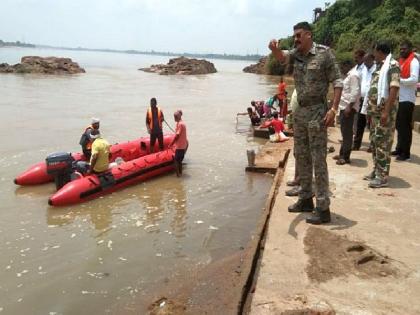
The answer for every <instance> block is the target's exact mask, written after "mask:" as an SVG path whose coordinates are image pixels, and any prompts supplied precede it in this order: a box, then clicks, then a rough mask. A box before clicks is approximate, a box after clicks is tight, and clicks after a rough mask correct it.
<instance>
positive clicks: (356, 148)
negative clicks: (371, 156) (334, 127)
mask: <svg viewBox="0 0 420 315" xmlns="http://www.w3.org/2000/svg"><path fill="white" fill-rule="evenodd" d="M351 150H352V151H359V150H360V145H354V146H353V147H352V148H351Z"/></svg>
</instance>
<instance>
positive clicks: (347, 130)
mask: <svg viewBox="0 0 420 315" xmlns="http://www.w3.org/2000/svg"><path fill="white" fill-rule="evenodd" d="M354 114H355V111H354V110H352V111H351V113H350V115H349V116H348V117H346V116H345V115H344V110H340V128H341V136H342V137H343V143H342V144H341V147H340V157H341V158H343V159H344V160H349V159H350V153H351V148H352V145H353V122H354Z"/></svg>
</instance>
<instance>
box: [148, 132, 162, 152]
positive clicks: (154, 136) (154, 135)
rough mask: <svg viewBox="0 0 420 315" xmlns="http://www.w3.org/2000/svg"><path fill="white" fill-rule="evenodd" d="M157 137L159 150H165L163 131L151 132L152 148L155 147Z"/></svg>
mask: <svg viewBox="0 0 420 315" xmlns="http://www.w3.org/2000/svg"><path fill="white" fill-rule="evenodd" d="M156 139H157V140H158V142H159V151H162V150H163V133H162V132H159V133H153V132H152V133H150V148H154V147H155V143H156Z"/></svg>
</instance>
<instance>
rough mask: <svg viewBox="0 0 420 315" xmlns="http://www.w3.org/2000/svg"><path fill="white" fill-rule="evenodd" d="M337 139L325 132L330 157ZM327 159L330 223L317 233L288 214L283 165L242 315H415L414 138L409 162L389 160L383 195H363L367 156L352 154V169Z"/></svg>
mask: <svg viewBox="0 0 420 315" xmlns="http://www.w3.org/2000/svg"><path fill="white" fill-rule="evenodd" d="M339 138H340V132H339V129H337V128H331V129H330V131H329V139H330V143H329V145H333V146H334V147H335V149H336V152H337V151H338V149H339V142H338V139H339ZM364 139H365V141H366V140H367V134H365V138H364ZM332 156H333V154H329V156H328V166H329V172H330V183H331V184H330V190H331V194H332V199H331V200H332V204H331V210H332V212H333V215H332V222H331V223H330V224H327V225H323V226H318V227H315V226H311V225H308V224H306V223H305V221H304V219H305V217H306V215H304V214H300V215H296V214H291V213H288V212H287V206H288V205H289V204H291V203H293V202H294V201H295V200H296V198H292V197H286V196H285V194H284V192H285V190H286V189H288V187H286V186H285V181H286V179H291V178H293V174H294V160H293V158H292V157H291V158H289V160H288V163H287V166H286V168H285V175H284V179H285V180H284V181H283V182H282V184H281V185H280V187H279V193H278V196H277V198H276V201H275V204H274V207H273V210H272V213H271V217H270V222H269V227H268V232H267V235H266V241H265V244H264V252H263V257H262V259H261V260H260V264H259V270H258V271H257V276H256V278H257V279H256V285H255V288H254V289H252V290H251V292H253V290H255V292H254V293H252V294H251V298H252V302H251V306H250V310H249V313H250V314H253V315H257V314H258V315H261V314H294V315H297V314H299V315H300V314H404V315H406V314H419V313H420V302H419V299H418V292H420V281H419V278H420V236H419V233H418V222H419V220H420V212H419V211H418V207H417V205H416V202H417V197H416V196H418V195H419V194H420V179H419V176H418V173H419V171H418V170H419V164H420V135H419V134H417V133H414V134H413V146H412V157H411V161H410V162H400V163H398V162H395V161H394V159H393V161H392V164H391V177H390V187H388V188H383V189H378V190H375V189H371V188H368V187H367V182H366V181H364V180H363V179H362V178H363V176H364V175H366V174H367V173H369V171H370V170H371V167H372V165H371V164H372V161H371V155H370V154H369V153H367V152H366V151H356V152H352V157H351V158H352V164H350V165H344V166H338V165H336V164H335V163H334V161H333V160H332ZM317 312H318V313H317Z"/></svg>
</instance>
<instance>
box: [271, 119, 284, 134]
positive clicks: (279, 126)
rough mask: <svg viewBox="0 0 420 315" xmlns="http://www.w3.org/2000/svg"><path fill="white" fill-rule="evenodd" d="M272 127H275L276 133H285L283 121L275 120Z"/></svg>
mask: <svg viewBox="0 0 420 315" xmlns="http://www.w3.org/2000/svg"><path fill="white" fill-rule="evenodd" d="M270 125H271V126H273V128H274V131H275V132H276V133H279V132H281V131H283V130H284V124H283V122H282V121H281V120H279V119H273V120H272V121H271V122H270Z"/></svg>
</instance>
